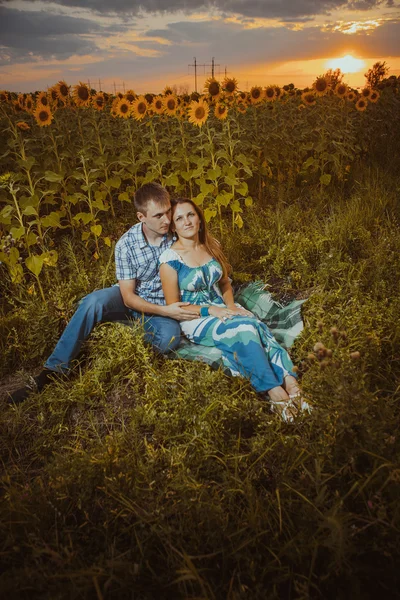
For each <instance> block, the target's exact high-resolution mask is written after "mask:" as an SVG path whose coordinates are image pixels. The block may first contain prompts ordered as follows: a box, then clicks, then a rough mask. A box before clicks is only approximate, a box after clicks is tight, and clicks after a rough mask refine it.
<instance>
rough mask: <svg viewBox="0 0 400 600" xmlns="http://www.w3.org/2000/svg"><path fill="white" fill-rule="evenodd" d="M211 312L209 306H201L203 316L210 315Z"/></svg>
mask: <svg viewBox="0 0 400 600" xmlns="http://www.w3.org/2000/svg"><path fill="white" fill-rule="evenodd" d="M209 314H210V312H209V310H208V306H200V316H201V317H208V316H209Z"/></svg>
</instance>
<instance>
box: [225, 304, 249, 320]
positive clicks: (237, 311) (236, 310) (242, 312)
mask: <svg viewBox="0 0 400 600" xmlns="http://www.w3.org/2000/svg"><path fill="white" fill-rule="evenodd" d="M228 309H229V310H230V311H231V313H232V315H233V316H236V315H237V316H239V317H254V314H253V313H252V312H250V311H249V310H246V309H245V308H243V306H236V304H232V306H228Z"/></svg>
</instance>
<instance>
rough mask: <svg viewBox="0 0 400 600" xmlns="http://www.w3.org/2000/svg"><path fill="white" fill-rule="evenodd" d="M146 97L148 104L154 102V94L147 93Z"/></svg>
mask: <svg viewBox="0 0 400 600" xmlns="http://www.w3.org/2000/svg"><path fill="white" fill-rule="evenodd" d="M144 97H145V98H146V101H147V104H152V102H153V98H154V94H145V95H144Z"/></svg>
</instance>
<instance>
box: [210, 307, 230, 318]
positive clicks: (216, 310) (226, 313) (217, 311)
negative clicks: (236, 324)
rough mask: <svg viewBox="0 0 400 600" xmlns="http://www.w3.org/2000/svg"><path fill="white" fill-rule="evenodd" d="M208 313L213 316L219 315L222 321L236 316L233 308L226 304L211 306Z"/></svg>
mask: <svg viewBox="0 0 400 600" xmlns="http://www.w3.org/2000/svg"><path fill="white" fill-rule="evenodd" d="M208 314H209V315H211V316H212V317H217V319H219V320H220V321H226V320H227V319H232V317H233V316H234V312H233V310H230V309H229V308H227V307H226V306H214V305H212V306H209V308H208Z"/></svg>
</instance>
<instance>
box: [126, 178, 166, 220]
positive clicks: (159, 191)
mask: <svg viewBox="0 0 400 600" xmlns="http://www.w3.org/2000/svg"><path fill="white" fill-rule="evenodd" d="M152 200H153V201H154V202H156V203H157V204H160V205H162V204H167V203H168V202H170V197H169V193H168V192H167V190H166V189H165V188H164V187H163V186H162V185H160V184H159V183H145V184H144V185H142V187H141V188H139V189H138V190H136V193H135V196H134V199H133V203H134V205H135V208H136V211H137V212H140V213H143V214H144V215H146V214H147V207H148V205H149V202H151V201H152Z"/></svg>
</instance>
